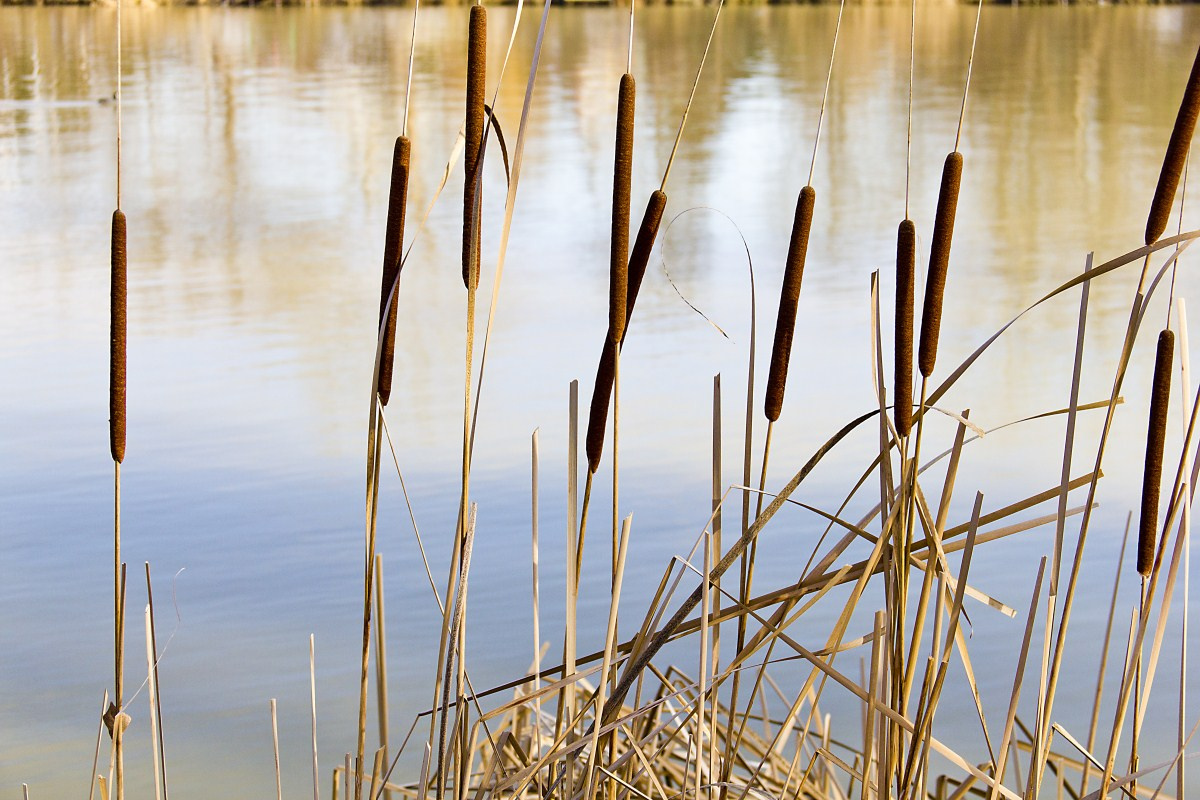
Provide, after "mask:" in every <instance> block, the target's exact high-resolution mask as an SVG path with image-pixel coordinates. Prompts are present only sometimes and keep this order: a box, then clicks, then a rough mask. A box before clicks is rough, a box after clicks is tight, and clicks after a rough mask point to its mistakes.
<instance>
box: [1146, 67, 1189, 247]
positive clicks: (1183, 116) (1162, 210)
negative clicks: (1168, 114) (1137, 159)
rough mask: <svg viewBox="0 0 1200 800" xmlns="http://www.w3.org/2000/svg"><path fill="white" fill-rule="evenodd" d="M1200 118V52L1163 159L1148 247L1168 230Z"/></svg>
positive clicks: (1152, 213)
mask: <svg viewBox="0 0 1200 800" xmlns="http://www.w3.org/2000/svg"><path fill="white" fill-rule="evenodd" d="M1197 115H1200V50H1197V51H1196V60H1195V61H1193V62H1192V74H1191V75H1190V76H1189V77H1188V82H1187V88H1186V89H1184V90H1183V101H1182V102H1181V103H1180V104H1179V115H1178V116H1176V117H1175V127H1174V128H1173V129H1172V130H1171V141H1170V142H1169V143H1168V144H1167V153H1166V156H1164V157H1163V165H1162V172H1160V173H1159V174H1158V186H1157V187H1156V188H1155V189H1154V200H1153V202H1151V203H1150V216H1149V217H1148V218H1147V219H1146V244H1154V243H1155V242H1157V241H1158V237H1160V236H1162V235H1163V231H1165V230H1166V229H1167V218H1168V217H1169V216H1170V215H1171V206H1172V205H1174V203H1175V190H1176V189H1177V188H1178V187H1179V177H1180V176H1181V175H1182V174H1183V165H1184V164H1185V163H1186V162H1187V157H1188V150H1189V149H1190V148H1191V146H1192V133H1193V132H1195V130H1196V117H1197Z"/></svg>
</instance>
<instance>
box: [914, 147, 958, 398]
mask: <svg viewBox="0 0 1200 800" xmlns="http://www.w3.org/2000/svg"><path fill="white" fill-rule="evenodd" d="M962 168H963V157H962V153H960V152H958V151H957V150H956V151H954V152H953V153H951V154H950V155H948V156H946V163H945V165H944V166H943V167H942V188H941V191H939V192H938V203H937V216H936V217H934V219H933V242H932V243H931V245H930V249H929V273H928V275H927V276H926V278H925V304H924V306H922V308H921V345H920V352H919V353H918V356H917V364H918V366H920V368H921V375H923V376H924V377H926V378H928V377H929V376H930V375H932V374H933V365H934V362H935V361H937V346H938V335H939V334H940V333H941V329H942V295H943V294H945V292H946V272H947V270H949V268H950V240H951V239H952V238H953V237H954V214H955V212H956V211H957V210H958V186H959V183H960V182H961V181H962Z"/></svg>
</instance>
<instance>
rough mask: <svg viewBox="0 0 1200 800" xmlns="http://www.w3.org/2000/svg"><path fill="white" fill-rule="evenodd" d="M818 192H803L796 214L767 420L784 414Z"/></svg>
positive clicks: (777, 321) (773, 354) (781, 298)
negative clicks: (789, 369) (802, 284)
mask: <svg viewBox="0 0 1200 800" xmlns="http://www.w3.org/2000/svg"><path fill="white" fill-rule="evenodd" d="M816 202H817V192H816V190H815V189H813V187H811V186H805V187H804V188H803V189H801V190H800V197H799V198H798V199H797V200H796V215H795V217H794V219H793V220H792V239H791V242H789V244H788V254H787V261H786V262H784V267H783V288H782V289H781V290H780V292H779V315H778V316H777V317H776V319H775V341H774V343H773V344H772V345H771V371H770V373H769V374H768V375H767V392H766V401H765V408H764V410H765V411H766V414H767V419H768V420H770V421H771V422H774V421H775V420H777V419H779V415H780V413H781V412H782V411H783V391H784V388H785V387H786V385H787V371H788V361H789V360H790V359H791V357H792V336H793V335H794V334H795V332H796V308H797V306H798V305H799V303H800V283H801V281H802V280H803V279H804V260H805V258H806V257H807V255H808V235H809V233H810V232H811V231H812V215H813V206H814V205H815V204H816Z"/></svg>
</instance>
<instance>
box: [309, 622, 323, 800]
mask: <svg viewBox="0 0 1200 800" xmlns="http://www.w3.org/2000/svg"><path fill="white" fill-rule="evenodd" d="M308 692H309V709H310V711H311V712H312V765H313V771H312V777H313V784H312V787H313V800H321V789H320V786H321V772H320V769H319V768H318V765H317V637H316V634H312V633H310V634H309V635H308Z"/></svg>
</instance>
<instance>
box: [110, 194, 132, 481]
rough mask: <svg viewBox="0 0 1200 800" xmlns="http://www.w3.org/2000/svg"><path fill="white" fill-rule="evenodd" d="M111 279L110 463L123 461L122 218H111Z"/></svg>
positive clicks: (118, 213) (119, 213)
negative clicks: (111, 461) (111, 460)
mask: <svg viewBox="0 0 1200 800" xmlns="http://www.w3.org/2000/svg"><path fill="white" fill-rule="evenodd" d="M109 252H110V253H111V265H112V269H111V273H110V275H111V277H112V286H111V290H110V292H109V320H110V328H109V351H108V353H109V359H108V449H109V452H110V453H112V459H113V461H115V462H117V463H118V464H120V463H121V462H122V461H124V460H125V328H126V322H125V314H126V299H127V291H128V290H127V284H128V278H127V274H128V270H127V267H126V258H125V214H124V213H123V212H122V211H121V210H120V209H117V210H116V211H114V212H113V215H112V240H111V249H110V251H109Z"/></svg>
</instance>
